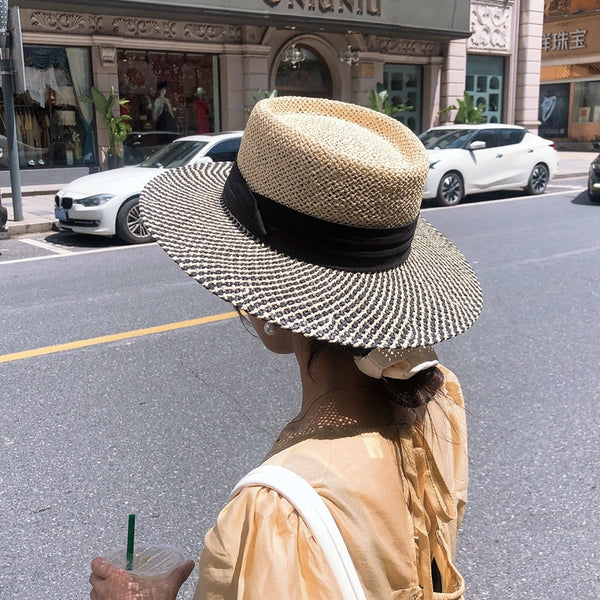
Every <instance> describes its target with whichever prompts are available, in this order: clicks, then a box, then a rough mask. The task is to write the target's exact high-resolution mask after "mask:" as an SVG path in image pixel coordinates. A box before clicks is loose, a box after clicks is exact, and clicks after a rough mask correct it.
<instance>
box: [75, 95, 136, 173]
mask: <svg viewBox="0 0 600 600" xmlns="http://www.w3.org/2000/svg"><path fill="white" fill-rule="evenodd" d="M82 100H83V101H84V102H91V103H92V104H93V105H94V106H95V107H96V110H97V111H98V114H99V115H100V116H101V117H102V120H103V121H104V123H105V124H106V128H107V129H108V139H109V146H108V152H107V156H108V168H109V169H115V168H117V167H122V166H123V164H124V159H123V142H124V141H125V138H126V137H127V134H128V133H129V132H130V131H131V125H130V124H129V121H130V120H131V115H129V114H127V113H124V114H119V115H118V116H116V115H115V114H114V112H113V108H114V106H115V102H117V105H118V106H119V110H120V109H121V107H124V106H126V105H127V104H128V102H129V100H127V99H125V98H123V99H121V100H117V97H116V94H115V88H114V87H111V88H110V94H109V95H108V96H105V95H104V94H103V93H102V92H101V91H100V90H99V89H98V88H97V87H95V86H92V89H91V97H88V96H84V97H82Z"/></svg>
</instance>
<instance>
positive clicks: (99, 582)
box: [90, 556, 194, 600]
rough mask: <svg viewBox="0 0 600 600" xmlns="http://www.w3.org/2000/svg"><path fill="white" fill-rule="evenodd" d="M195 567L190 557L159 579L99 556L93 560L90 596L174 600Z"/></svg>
mask: <svg viewBox="0 0 600 600" xmlns="http://www.w3.org/2000/svg"><path fill="white" fill-rule="evenodd" d="M193 569H194V561H193V560H188V561H187V562H184V563H182V564H180V565H179V566H178V567H176V568H175V569H173V570H172V571H171V572H170V573H169V575H168V576H167V577H166V578H164V579H160V580H156V579H152V578H144V577H137V576H136V575H133V574H132V573H129V572H128V571H124V570H123V569H118V568H117V567H114V566H113V565H111V564H110V563H109V562H107V561H105V560H104V559H103V558H100V557H99V556H98V557H96V558H94V560H93V561H92V574H91V575H90V584H91V586H92V591H91V592H90V598H91V600H175V599H176V598H177V592H178V591H179V588H180V587H181V586H182V585H183V582H184V581H185V580H186V579H187V578H188V577H189V576H190V573H191V572H192V570H193Z"/></svg>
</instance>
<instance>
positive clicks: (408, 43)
mask: <svg viewBox="0 0 600 600" xmlns="http://www.w3.org/2000/svg"><path fill="white" fill-rule="evenodd" d="M367 47H368V49H369V50H370V51H371V52H384V53H386V54H404V55H409V56H437V55H439V54H440V53H441V46H440V43H439V42H429V41H423V40H404V39H395V38H383V37H377V36H369V39H368V41H367Z"/></svg>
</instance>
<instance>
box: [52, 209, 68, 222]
mask: <svg viewBox="0 0 600 600" xmlns="http://www.w3.org/2000/svg"><path fill="white" fill-rule="evenodd" d="M54 216H55V217H56V218H57V219H58V220H59V221H67V220H68V217H67V211H66V210H65V209H64V208H61V207H60V206H55V207H54Z"/></svg>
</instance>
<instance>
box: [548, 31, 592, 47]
mask: <svg viewBox="0 0 600 600" xmlns="http://www.w3.org/2000/svg"><path fill="white" fill-rule="evenodd" d="M586 34H587V30H586V29H580V28H577V29H574V30H573V31H565V30H563V31H555V32H553V33H544V34H542V51H543V52H552V51H553V50H556V51H564V50H575V49H579V48H586V43H585V36H586Z"/></svg>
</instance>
